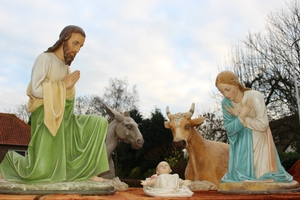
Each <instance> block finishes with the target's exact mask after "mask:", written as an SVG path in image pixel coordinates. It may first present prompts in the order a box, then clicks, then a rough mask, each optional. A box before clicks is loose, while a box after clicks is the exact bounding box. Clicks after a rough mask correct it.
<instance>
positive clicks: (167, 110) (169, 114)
mask: <svg viewBox="0 0 300 200" xmlns="http://www.w3.org/2000/svg"><path fill="white" fill-rule="evenodd" d="M166 114H167V116H168V118H169V119H171V113H170V110H169V106H167V108H166Z"/></svg>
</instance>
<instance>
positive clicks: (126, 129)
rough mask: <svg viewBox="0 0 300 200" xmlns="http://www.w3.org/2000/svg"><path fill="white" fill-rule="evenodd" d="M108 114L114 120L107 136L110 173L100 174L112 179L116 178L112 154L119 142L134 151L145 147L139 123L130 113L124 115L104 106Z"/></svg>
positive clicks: (109, 126)
mask: <svg viewBox="0 0 300 200" xmlns="http://www.w3.org/2000/svg"><path fill="white" fill-rule="evenodd" d="M104 106H105V110H106V112H107V113H108V114H109V116H110V117H111V118H112V119H113V120H112V121H111V122H110V123H109V124H108V129H107V135H106V141H105V144H106V151H107V158H108V163H109V171H108V172H105V173H102V174H100V175H99V176H101V177H102V178H106V179H112V178H115V176H116V174H115V165H114V162H113V159H112V153H113V151H114V150H115V148H116V147H117V145H118V144H119V142H126V143H130V144H131V147H132V148H133V149H140V148H142V147H143V144H144V139H143V136H142V134H141V132H140V130H139V128H138V125H137V123H136V122H135V121H134V120H133V119H132V118H131V117H130V114H129V112H125V113H124V115H123V114H122V113H121V112H117V111H115V110H113V109H112V108H110V107H109V106H108V105H104Z"/></svg>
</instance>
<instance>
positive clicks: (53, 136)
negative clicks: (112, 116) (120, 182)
mask: <svg viewBox="0 0 300 200" xmlns="http://www.w3.org/2000/svg"><path fill="white" fill-rule="evenodd" d="M53 64H56V65H53ZM57 65H58V66H57ZM37 69H38V75H39V77H38V79H39V80H42V81H41V82H40V83H39V84H38V85H39V87H40V86H41V87H43V88H44V89H45V88H47V91H43V95H44V98H45V96H47V97H49V96H50V97H51V98H52V100H50V101H49V99H48V100H47V101H44V100H43V99H41V98H35V97H34V96H33V95H32V94H31V90H34V89H35V87H34V84H32V83H30V84H29V85H30V86H29V89H28V91H27V92H28V95H29V97H30V101H29V104H28V109H29V110H30V111H32V114H31V141H30V143H29V146H28V157H24V156H22V155H20V154H18V153H16V152H14V151H9V152H8V153H7V154H6V156H5V158H4V159H3V161H2V162H1V164H0V170H1V174H2V176H3V178H4V179H6V180H8V181H14V182H21V183H38V182H61V181H74V180H88V179H90V178H91V177H93V176H96V175H98V174H100V173H102V172H105V171H108V170H109V165H108V161H107V154H106V146H105V138H106V132H107V126H108V123H107V120H106V119H105V118H103V117H99V116H93V115H75V114H74V113H73V110H74V93H75V91H66V89H65V87H64V84H63V83H62V81H61V77H64V76H65V75H66V74H69V73H70V70H69V66H65V65H64V64H63V63H61V61H60V60H59V59H58V58H57V57H56V56H55V54H53V53H43V54H41V55H40V56H39V57H38V58H37V60H36V62H35V65H34V69H33V72H34V70H35V71H37ZM62 69H63V72H62ZM63 73H65V74H63ZM56 74H60V77H58V78H57V76H54V75H56ZM43 76H44V77H43ZM59 78H60V79H59ZM33 80H34V78H33V77H32V81H33ZM34 82H35V81H34ZM51 106H52V107H51ZM45 108H46V110H48V111H46V113H47V114H48V115H49V113H50V115H51V117H49V116H48V118H47V122H46V119H45ZM51 112H52V113H51ZM47 114H46V115H47ZM55 126H56V127H55ZM49 127H50V128H49ZM50 130H51V131H50Z"/></svg>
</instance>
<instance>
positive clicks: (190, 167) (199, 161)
mask: <svg viewBox="0 0 300 200" xmlns="http://www.w3.org/2000/svg"><path fill="white" fill-rule="evenodd" d="M194 110H195V103H192V105H191V108H190V110H189V111H188V112H184V113H181V112H180V113H175V114H171V112H170V110H169V107H168V106H167V108H166V115H167V116H168V118H169V121H165V127H166V128H167V129H170V130H171V131H172V135H173V142H172V145H173V147H174V148H175V149H177V150H182V149H186V150H187V152H188V156H189V159H188V164H187V166H186V168H185V172H184V177H185V178H186V179H188V180H191V181H209V182H211V183H213V184H215V185H216V187H218V186H219V184H220V180H221V178H222V177H223V176H224V174H225V173H226V172H227V166H228V159H229V155H228V154H229V145H228V144H226V143H224V142H217V141H211V140H207V139H205V138H204V137H203V136H202V135H201V134H199V132H198V131H197V130H196V129H195V128H196V127H198V126H200V125H201V124H202V123H203V122H204V120H205V118H204V117H197V118H193V119H192V116H193V114H194Z"/></svg>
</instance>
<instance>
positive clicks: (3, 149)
mask: <svg viewBox="0 0 300 200" xmlns="http://www.w3.org/2000/svg"><path fill="white" fill-rule="evenodd" d="M9 150H14V151H17V152H18V153H20V154H22V155H27V146H17V145H3V144H0V162H2V160H3V158H4V156H5V154H6V153H7V152H8V151H9Z"/></svg>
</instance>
